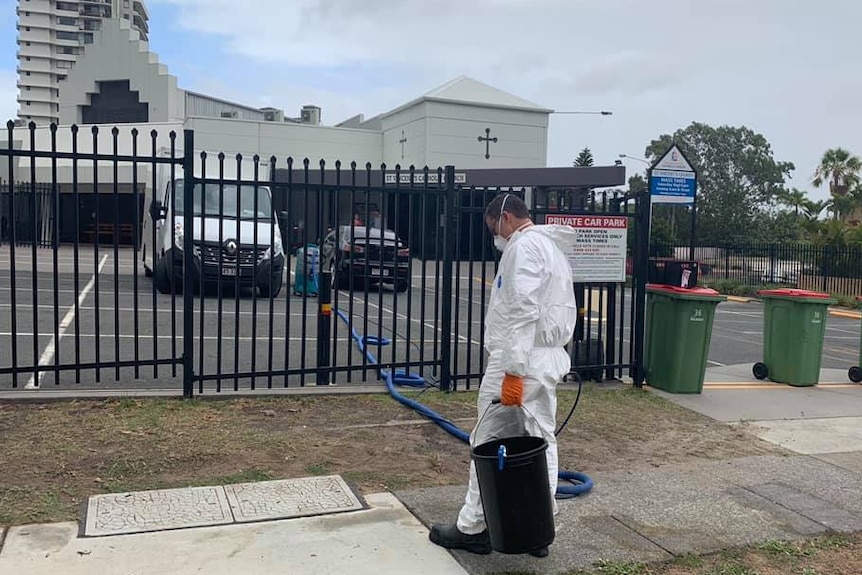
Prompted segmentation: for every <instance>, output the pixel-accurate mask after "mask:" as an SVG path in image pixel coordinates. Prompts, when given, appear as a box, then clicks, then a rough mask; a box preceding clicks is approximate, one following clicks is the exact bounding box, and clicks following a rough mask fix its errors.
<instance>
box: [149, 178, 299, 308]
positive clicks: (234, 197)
mask: <svg viewBox="0 0 862 575" xmlns="http://www.w3.org/2000/svg"><path fill="white" fill-rule="evenodd" d="M213 164H215V162H213ZM228 164H233V166H234V169H235V164H236V163H235V162H228V161H226V162H225V168H227V167H228ZM208 167H209V166H208ZM265 168H266V166H261V167H260V170H259V175H258V181H266V179H267V177H266V176H265V175H264V170H265ZM172 170H173V171H172ZM210 171H212V172H216V169H215V167H213V169H211V170H207V178H208V179H209V178H213V177H214V176H211V175H210V174H209V172H210ZM252 173H253V172H252V170H251V169H248V170H246V169H245V166H243V171H242V174H243V176H242V179H241V182H240V185H239V186H238V185H237V183H236V178H235V176H233V178H232V177H231V176H229V175H228V174H227V169H226V170H225V176H224V181H223V184H215V183H208V184H206V185H205V186H204V185H202V184H200V183H199V184H197V185H196V186H195V190H194V215H195V218H194V237H193V242H194V255H193V258H192V261H193V262H194V271H193V276H194V279H195V287H197V286H199V285H200V279H201V275H203V278H204V282H205V283H217V282H224V283H226V284H228V285H236V283H237V282H238V283H239V285H240V286H241V287H246V288H248V287H251V288H254V289H257V290H259V291H260V294H261V295H262V296H264V297H276V296H277V295H278V293H279V292H280V291H281V286H282V284H283V282H284V272H285V267H286V266H285V254H284V242H283V240H282V237H281V229H280V227H279V224H278V218H277V217H276V215H275V212H274V211H273V208H272V194H271V192H270V189H269V187H268V186H264V185H257V187H255V185H254V183H252V182H250V181H248V180H247V178H248V177H249V176H248V174H252ZM231 179H233V180H234V181H233V182H231ZM155 180H156V187H155V189H148V190H147V192H146V197H145V206H146V208H147V211H146V212H145V214H144V222H143V232H142V233H143V238H142V239H143V242H142V246H143V247H142V250H141V259H142V260H143V264H144V273H145V274H146V275H147V276H148V277H152V278H153V281H154V282H155V285H156V288H157V289H158V290H159V291H160V292H161V293H171V286H172V284H175V285H177V286H181V285H182V280H183V237H184V233H185V230H184V229H183V222H184V218H183V215H184V207H183V185H184V178H183V170H182V168H181V167H179V166H173V167H172V166H170V165H167V164H159V165H157V166H156V178H155ZM255 189H257V206H255ZM174 190H176V197H175V198H173V199H172V198H171V195H172V193H173V191H174ZM202 206H203V210H202ZM220 207H222V208H223V209H221V210H220ZM255 207H256V208H257V212H256V213H255ZM172 209H173V211H172ZM202 211H204V212H205V213H202ZM282 217H286V214H282ZM255 222H257V225H256V226H255ZM255 229H256V230H257V234H255ZM172 263H173V265H171V264H172Z"/></svg>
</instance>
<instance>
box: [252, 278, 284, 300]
mask: <svg viewBox="0 0 862 575" xmlns="http://www.w3.org/2000/svg"><path fill="white" fill-rule="evenodd" d="M283 283H284V276H282V275H279V276H278V277H277V278H273V281H272V283H271V284H269V285H264V284H261V285H260V286H258V289H259V290H260V295H261V296H262V297H268V298H270V299H272V298H276V297H278V294H279V293H281V286H282V284H283Z"/></svg>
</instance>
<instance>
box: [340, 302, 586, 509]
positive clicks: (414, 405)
mask: <svg viewBox="0 0 862 575" xmlns="http://www.w3.org/2000/svg"><path fill="white" fill-rule="evenodd" d="M333 309H334V311H335V313H337V314H338V317H340V318H341V319H342V321H344V323H345V324H346V325H347V327H348V329H349V330H350V336H351V337H352V338H353V341H355V342H356V345H357V346H358V347H359V350H360V351H361V352H362V353H364V354H365V357H367V358H368V363H370V364H372V365H374V366H377V367H378V370H377V373H378V375H379V376H380V378H381V379H383V380H384V381H385V382H386V389H387V390H389V394H390V395H391V396H392V397H393V398H395V399H396V400H397V401H398V402H400V403H402V404H403V405H406V406H407V407H409V408H410V409H413V410H414V411H416V412H418V413H421V414H422V415H424V416H425V417H427V418H428V419H430V420H431V421H433V422H435V423H436V424H437V425H439V426H440V427H442V428H443V429H445V430H446V431H447V432H448V433H449V434H451V435H453V436H455V437H456V438H458V439H460V440H461V441H463V442H464V443H466V444H468V445H469V444H470V434H469V433H467V432H465V431H463V430H462V429H459V428H458V426H457V425H455V424H454V423H452V422H451V421H449V420H448V419H446V418H445V417H443V416H442V415H440V414H439V413H437V412H435V411H433V410H431V409H429V408H428V407H427V406H425V405H422V404H421V403H419V402H418V401H414V400H412V399H410V398H408V397H404V396H403V395H401V394H400V393H399V392H398V390H397V389H395V386H396V385H399V386H406V387H425V386H426V385H427V384H426V382H425V380H424V379H423V378H422V377H421V376H419V375H417V374H415V373H405V372H403V371H396V372H395V373H394V374H393V373H391V372H390V371H389V370H387V369H383V368H380V367H379V364H378V363H377V358H376V357H374V354H372V353H371V352H370V351H369V350H368V346H370V345H389V343H390V341H389V340H388V339H386V338H377V337H374V336H361V335H359V334H358V333H357V332H356V330H355V329H353V326H352V325H351V324H350V318H348V317H347V315H346V314H345V313H344V312H342V311H341V310H338V309H335V308H333ZM576 405H577V402H576ZM573 409H574V408H573ZM567 421H568V420H567ZM563 425H565V424H563ZM561 430H562V427H561V428H560V430H558V431H557V433H559V431H561ZM557 477H558V478H559V479H561V480H562V481H564V482H566V483H567V484H563V485H561V484H558V485H557V494H556V497H557V499H568V498H571V497H576V496H578V495H581V494H583V493H587V492H588V491H590V490H591V489H592V488H593V480H592V479H590V477H589V476H587V475H586V474H584V473H578V472H576V471H560V472H559V473H558V475H557Z"/></svg>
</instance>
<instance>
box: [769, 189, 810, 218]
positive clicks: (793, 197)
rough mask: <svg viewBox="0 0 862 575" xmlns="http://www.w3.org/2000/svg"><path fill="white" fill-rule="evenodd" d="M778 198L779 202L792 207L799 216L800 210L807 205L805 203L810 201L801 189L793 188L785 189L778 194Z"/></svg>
mask: <svg viewBox="0 0 862 575" xmlns="http://www.w3.org/2000/svg"><path fill="white" fill-rule="evenodd" d="M777 199H778V201H779V202H781V203H782V204H784V205H785V206H787V207H788V208H790V209H792V210H793V213H794V214H795V215H796V216H797V217H798V216H799V211H800V210H801V209H803V208H804V207H805V203H806V202H807V201H808V196H807V195H806V194H805V192H804V191H802V190H800V189H797V188H791V189H789V190H784V191H783V193H781V194H779V195H778V198H777Z"/></svg>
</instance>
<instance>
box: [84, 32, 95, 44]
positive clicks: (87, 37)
mask: <svg viewBox="0 0 862 575" xmlns="http://www.w3.org/2000/svg"><path fill="white" fill-rule="evenodd" d="M92 43H93V34H92V33H90V32H85V33H84V44H92Z"/></svg>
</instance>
